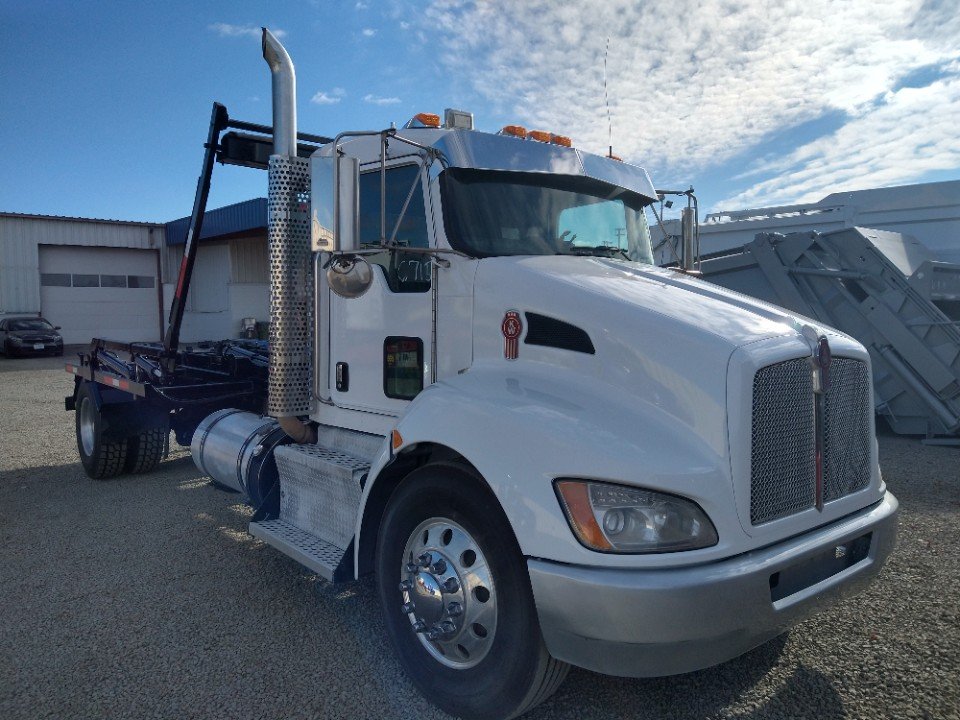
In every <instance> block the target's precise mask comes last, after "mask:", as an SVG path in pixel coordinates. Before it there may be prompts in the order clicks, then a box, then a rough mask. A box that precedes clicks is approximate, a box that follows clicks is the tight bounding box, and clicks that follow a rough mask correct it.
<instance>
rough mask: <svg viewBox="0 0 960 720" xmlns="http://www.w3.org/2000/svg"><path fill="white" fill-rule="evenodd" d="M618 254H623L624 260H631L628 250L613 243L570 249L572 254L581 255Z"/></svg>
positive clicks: (600, 255)
mask: <svg viewBox="0 0 960 720" xmlns="http://www.w3.org/2000/svg"><path fill="white" fill-rule="evenodd" d="M616 254H619V255H622V256H623V259H624V260H630V256H629V255H627V252H626V250H624V249H623V248H619V247H614V246H613V245H597V246H595V247H575V248H571V249H570V255H577V256H580V257H613V256H614V255H616Z"/></svg>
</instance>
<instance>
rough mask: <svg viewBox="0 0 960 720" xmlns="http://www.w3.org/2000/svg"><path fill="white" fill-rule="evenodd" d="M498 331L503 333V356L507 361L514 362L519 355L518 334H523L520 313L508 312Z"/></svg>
mask: <svg viewBox="0 0 960 720" xmlns="http://www.w3.org/2000/svg"><path fill="white" fill-rule="evenodd" d="M500 330H501V331H503V356H504V357H505V358H506V359H507V360H516V359H517V356H518V355H519V354H520V334H521V333H522V332H523V322H522V321H521V320H520V313H518V312H517V311H516V310H508V311H507V313H506V315H504V316H503V322H502V323H501V324H500Z"/></svg>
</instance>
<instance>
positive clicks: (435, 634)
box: [426, 627, 443, 640]
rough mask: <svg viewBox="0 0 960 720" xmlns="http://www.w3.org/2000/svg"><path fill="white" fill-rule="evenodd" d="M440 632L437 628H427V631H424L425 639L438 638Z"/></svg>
mask: <svg viewBox="0 0 960 720" xmlns="http://www.w3.org/2000/svg"><path fill="white" fill-rule="evenodd" d="M442 634H443V632H442V631H441V630H440V629H439V628H437V627H432V628H430V629H429V630H427V633H426V635H427V640H439V639H440V636H441V635H442Z"/></svg>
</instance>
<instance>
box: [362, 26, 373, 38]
mask: <svg viewBox="0 0 960 720" xmlns="http://www.w3.org/2000/svg"><path fill="white" fill-rule="evenodd" d="M361 33H362V35H363V36H364V37H373V36H374V35H376V34H377V31H376V30H374V29H373V28H364V29H363V30H361Z"/></svg>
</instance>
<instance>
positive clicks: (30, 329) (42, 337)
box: [0, 317, 63, 357]
mask: <svg viewBox="0 0 960 720" xmlns="http://www.w3.org/2000/svg"><path fill="white" fill-rule="evenodd" d="M59 329H60V326H59V325H57V326H54V325H52V324H50V322H48V321H47V320H44V319H43V318H40V317H22V318H6V319H5V320H0V347H2V348H3V353H4V354H5V355H6V356H7V357H14V356H15V355H32V354H34V353H36V354H40V353H47V354H50V355H63V336H62V335H61V334H60V333H59V332H57V331H58V330H59Z"/></svg>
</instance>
